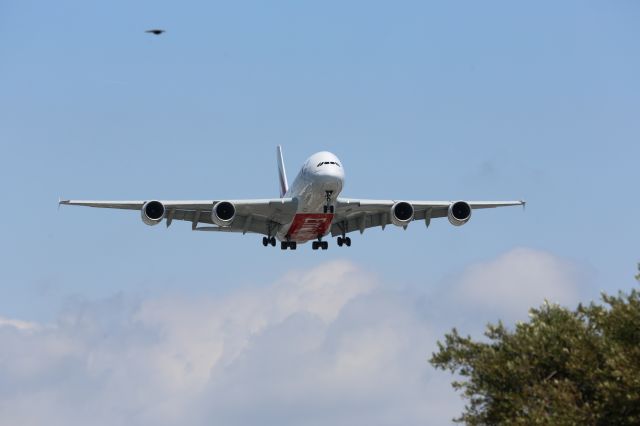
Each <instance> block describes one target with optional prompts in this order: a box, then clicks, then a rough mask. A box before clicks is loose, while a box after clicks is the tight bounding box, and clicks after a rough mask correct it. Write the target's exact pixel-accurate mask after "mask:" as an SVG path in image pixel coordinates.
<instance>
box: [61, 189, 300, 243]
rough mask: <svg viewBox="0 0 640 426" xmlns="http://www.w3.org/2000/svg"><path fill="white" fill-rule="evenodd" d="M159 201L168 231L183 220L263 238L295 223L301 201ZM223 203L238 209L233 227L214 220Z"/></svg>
mask: <svg viewBox="0 0 640 426" xmlns="http://www.w3.org/2000/svg"><path fill="white" fill-rule="evenodd" d="M149 201H151V200H149ZM154 201H155V200H154ZM158 201H160V202H161V203H162V205H163V206H164V208H165V213H164V217H163V220H164V221H165V223H166V225H167V227H168V226H169V225H171V223H172V222H173V221H174V220H181V221H186V222H191V228H192V229H193V230H194V231H222V232H242V233H247V232H253V233H256V234H263V235H268V234H269V232H270V233H271V235H274V234H275V232H277V230H278V228H279V227H280V226H281V225H282V224H284V223H287V222H288V221H290V220H291V217H293V215H294V214H295V212H296V209H297V200H295V199H292V198H274V199H264V200H194V201H169V200H164V201H163V200H158ZM219 201H229V202H230V203H232V204H233V205H234V207H235V209H236V215H235V218H234V220H233V222H232V223H231V225H230V226H225V227H220V226H217V225H215V224H214V222H213V220H212V219H211V211H212V210H213V206H214V205H215V204H216V203H217V202H219ZM146 202H147V201H93V200H60V202H59V204H61V205H70V206H87V207H98V208H107V209H124V210H137V211H139V212H142V207H143V206H144V205H145V203H146ZM201 224H205V226H201ZM206 225H211V226H206Z"/></svg>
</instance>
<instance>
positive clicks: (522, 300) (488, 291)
mask: <svg viewBox="0 0 640 426" xmlns="http://www.w3.org/2000/svg"><path fill="white" fill-rule="evenodd" d="M584 283H585V279H584V274H583V273H582V268H581V267H579V266H578V265H577V264H576V263H575V262H572V261H569V260H567V259H563V258H560V257H557V256H554V255H552V254H551V253H548V252H545V251H541V250H534V249H530V248H516V249H514V250H511V251H509V252H507V253H504V254H502V255H501V256H499V257H497V258H495V259H492V260H489V261H487V262H479V263H476V264H473V265H471V266H469V267H467V268H466V269H465V271H464V272H463V273H462V274H461V276H459V277H458V279H457V280H456V282H455V284H454V286H453V289H452V292H451V297H452V298H453V300H454V301H455V302H457V303H459V304H460V305H461V306H462V307H464V308H466V309H471V310H475V311H484V312H493V313H494V316H495V317H496V318H498V317H499V318H502V319H505V320H507V321H510V320H514V319H522V318H525V317H526V315H527V311H528V309H529V308H531V307H536V306H539V305H541V304H542V303H543V302H544V300H548V301H549V302H553V303H559V304H563V305H572V304H575V303H576V302H577V301H579V298H580V296H581V295H582V294H584V292H581V289H580V285H584Z"/></svg>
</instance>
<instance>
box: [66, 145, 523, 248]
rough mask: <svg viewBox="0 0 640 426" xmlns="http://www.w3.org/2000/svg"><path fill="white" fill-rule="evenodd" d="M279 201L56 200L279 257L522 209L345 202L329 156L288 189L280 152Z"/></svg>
mask: <svg viewBox="0 0 640 426" xmlns="http://www.w3.org/2000/svg"><path fill="white" fill-rule="evenodd" d="M276 153H277V162H278V178H279V181H280V198H270V199H253V200H201V201H165V200H145V201H90V200H59V204H60V205H73V206H89V207H101V208H111V209H125V210H138V211H139V212H140V214H141V216H142V222H144V223H145V224H147V225H150V226H153V225H157V224H159V223H160V222H162V221H163V220H164V221H165V223H166V226H167V227H169V226H170V225H171V224H172V223H173V221H174V220H183V221H187V222H191V229H192V230H194V231H209V232H241V233H242V234H246V233H247V232H249V233H255V234H262V235H264V236H263V238H262V245H263V246H265V247H266V246H273V247H275V245H276V240H277V241H279V242H280V248H281V249H282V250H287V249H290V250H296V249H297V246H298V244H303V243H306V242H308V241H312V244H311V247H312V249H313V250H318V249H321V250H327V248H328V246H329V244H328V242H327V241H326V239H325V237H328V236H329V235H331V236H332V237H336V236H337V244H338V246H339V247H342V246H346V247H350V246H351V238H350V237H348V236H347V234H349V233H351V232H355V231H359V232H360V233H361V234H362V233H363V232H364V230H365V229H367V228H372V227H378V226H379V227H381V228H382V229H383V230H384V228H385V227H386V226H387V225H390V224H392V225H395V226H398V227H402V228H404V229H406V228H407V226H408V225H409V223H411V222H412V221H416V220H423V221H424V222H425V224H426V226H427V227H428V226H429V224H430V223H431V219H435V218H440V217H446V218H448V220H449V222H450V223H451V224H452V225H454V226H461V225H464V224H465V223H467V222H468V221H469V219H470V218H471V212H472V211H473V210H478V209H487V208H495V207H505V206H523V207H524V205H525V201H462V200H461V201H410V200H407V201H405V200H367V199H358V198H342V197H340V193H341V192H342V189H343V186H344V177H345V174H344V168H343V164H342V162H341V161H340V160H339V159H338V157H336V156H335V155H334V154H332V153H330V152H327V151H322V152H317V153H315V154H313V155H312V156H311V157H309V158H308V159H307V160H306V161H305V162H304V164H303V165H302V167H301V169H300V171H299V172H298V175H297V176H296V178H295V180H294V181H293V184H292V185H291V186H289V184H288V181H287V174H286V171H285V166H284V160H283V157H282V147H281V146H280V145H278V146H277V152H276Z"/></svg>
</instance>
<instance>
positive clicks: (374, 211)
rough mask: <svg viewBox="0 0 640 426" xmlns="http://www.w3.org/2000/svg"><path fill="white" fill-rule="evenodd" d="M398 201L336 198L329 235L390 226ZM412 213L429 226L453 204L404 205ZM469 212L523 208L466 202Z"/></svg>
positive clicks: (513, 203) (512, 203) (516, 203)
mask: <svg viewBox="0 0 640 426" xmlns="http://www.w3.org/2000/svg"><path fill="white" fill-rule="evenodd" d="M398 201H399V200H366V199H353V198H338V200H337V205H336V216H335V218H334V222H333V225H332V226H331V235H332V236H338V235H343V234H347V233H349V232H354V231H360V233H362V232H364V230H365V229H368V228H373V227H378V226H380V227H382V228H383V229H384V227H385V226H387V225H389V224H391V223H392V222H391V208H392V207H393V205H394V204H396V203H397V202H398ZM406 202H407V203H409V204H411V205H412V206H413V209H414V213H413V220H414V221H415V220H424V221H425V224H426V226H429V224H430V222H431V219H436V218H440V217H447V215H448V211H449V207H450V206H451V205H452V204H453V203H455V201H406ZM467 203H468V204H469V206H470V207H471V209H472V210H477V209H490V208H496V207H509V206H524V205H525V204H526V202H525V201H468V202H467Z"/></svg>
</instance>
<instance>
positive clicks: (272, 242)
mask: <svg viewBox="0 0 640 426" xmlns="http://www.w3.org/2000/svg"><path fill="white" fill-rule="evenodd" d="M269 244H271V247H275V246H276V237H271V238H269Z"/></svg>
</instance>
